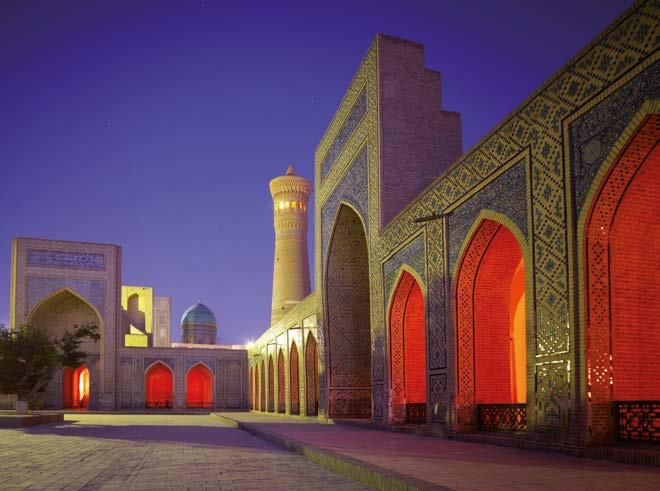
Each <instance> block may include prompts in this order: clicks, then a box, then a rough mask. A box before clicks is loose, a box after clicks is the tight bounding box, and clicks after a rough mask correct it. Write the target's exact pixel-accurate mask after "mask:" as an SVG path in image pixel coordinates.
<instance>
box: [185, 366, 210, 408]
mask: <svg viewBox="0 0 660 491" xmlns="http://www.w3.org/2000/svg"><path fill="white" fill-rule="evenodd" d="M186 405H187V407H188V408H203V409H212V408H213V370H211V369H210V368H209V367H208V366H207V365H206V364H205V363H203V362H199V363H197V364H196V365H194V366H193V367H191V368H190V370H188V373H187V374H186Z"/></svg>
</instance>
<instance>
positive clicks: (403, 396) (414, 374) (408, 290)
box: [390, 271, 426, 424]
mask: <svg viewBox="0 0 660 491" xmlns="http://www.w3.org/2000/svg"><path fill="white" fill-rule="evenodd" d="M390 384H391V385H390V388H391V392H390V394H391V398H392V399H391V405H392V422H393V423H402V422H404V421H405V422H408V423H418V424H424V423H426V322H425V313H424V295H423V294H422V289H421V288H420V286H419V283H418V282H417V280H416V279H415V278H414V277H413V276H412V275H411V274H410V273H408V272H405V271H404V273H403V274H402V275H401V278H400V280H399V283H398V285H397V288H396V290H395V293H394V296H393V298H392V303H391V307H390Z"/></svg>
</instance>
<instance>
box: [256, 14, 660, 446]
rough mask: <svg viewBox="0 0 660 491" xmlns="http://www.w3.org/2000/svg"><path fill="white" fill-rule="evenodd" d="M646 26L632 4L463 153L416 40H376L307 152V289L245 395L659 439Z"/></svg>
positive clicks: (548, 431)
mask: <svg viewBox="0 0 660 491" xmlns="http://www.w3.org/2000/svg"><path fill="white" fill-rule="evenodd" d="M659 19H660V8H659V7H658V4H657V2H653V1H641V2H637V3H635V5H634V6H632V7H631V8H630V9H628V10H627V11H626V12H624V13H623V14H622V15H621V16H620V18H619V19H617V20H616V21H615V22H614V23H613V24H612V25H611V26H609V27H608V28H607V29H606V30H605V31H604V32H603V34H601V35H600V36H599V37H598V38H596V39H595V40H594V41H593V42H591V43H590V44H589V45H588V46H587V47H586V48H585V49H584V50H582V51H581V52H580V53H579V54H577V55H576V56H575V57H574V58H573V59H572V60H570V61H569V62H568V63H567V64H566V65H565V66H564V67H563V68H561V69H560V70H559V71H558V72H557V73H556V74H554V75H553V76H552V77H551V78H550V79H549V80H548V81H547V82H545V83H544V84H543V85H542V86H541V88H540V89H538V90H537V91H536V92H535V93H533V94H532V95H531V96H530V97H528V98H527V99H526V100H524V101H523V102H522V103H521V105H520V106H518V107H517V108H516V109H515V110H514V111H513V112H512V113H511V114H509V115H508V116H507V117H506V118H505V119H504V120H503V121H502V122H501V123H499V124H498V125H497V126H496V127H495V128H494V129H493V130H492V131H491V132H490V133H488V134H487V135H486V136H485V137H484V138H482V140H481V141H480V142H478V143H477V144H476V145H475V146H474V147H472V148H471V149H469V150H467V151H463V149H462V143H461V130H460V115H459V114H457V113H453V112H449V111H446V110H444V109H443V108H442V106H441V103H440V102H441V101H440V93H441V87H440V75H439V73H437V72H435V71H433V70H430V69H429V68H427V67H426V66H425V64H424V49H423V46H421V45H419V44H416V43H412V42H409V41H405V40H401V39H397V38H393V37H389V36H385V35H378V36H376V38H375V39H374V41H373V43H372V44H371V46H370V47H369V49H368V51H367V53H366V54H365V56H364V59H363V61H362V63H361V64H360V66H359V67H358V68H357V71H356V73H355V75H354V77H353V79H352V80H351V81H350V84H349V86H348V89H347V90H346V93H345V94H344V97H343V99H342V101H341V103H340V105H339V107H338V108H337V111H336V113H335V115H334V116H333V118H332V119H331V121H330V123H329V125H328V127H327V129H326V131H325V133H324V135H323V137H322V138H321V141H320V143H319V144H318V147H317V149H316V153H315V175H314V200H315V201H314V210H315V216H314V227H315V234H314V237H315V243H314V251H315V253H314V259H313V260H314V261H315V268H314V269H315V278H314V282H313V283H314V285H315V291H314V292H312V293H311V294H310V295H308V296H306V297H304V298H299V299H298V300H299V303H297V304H295V303H294V302H292V303H291V304H290V306H289V308H288V309H287V310H286V311H285V312H284V313H283V315H282V316H281V317H279V318H277V319H274V322H273V324H272V325H271V327H270V328H269V329H268V330H266V331H265V332H264V333H263V334H262V335H261V336H260V337H259V338H258V339H257V340H256V341H255V342H254V343H253V344H252V345H250V346H249V349H248V359H249V375H248V377H249V379H250V393H249V405H250V408H251V409H252V410H254V411H258V412H272V413H285V414H289V415H295V416H296V417H298V416H300V417H312V418H321V419H326V418H328V419H332V420H339V419H363V420H365V421H369V422H371V423H372V424H374V425H376V426H380V427H389V428H399V427H402V426H406V427H410V428H412V429H414V431H423V432H425V433H427V434H428V433H431V434H438V435H451V436H453V437H455V438H466V439H472V440H476V441H490V442H492V441H498V442H500V443H503V444H507V445H514V446H520V447H523V446H530V447H533V446H545V447H552V448H561V449H565V450H567V451H571V452H583V451H585V449H598V448H600V449H602V448H605V447H603V445H605V446H607V445H612V444H615V443H617V442H621V441H625V442H626V443H627V444H631V445H633V447H634V445H636V444H640V445H642V447H643V445H644V444H648V443H649V442H655V443H657V442H658V441H660V435H659V434H658V428H659V427H660V422H659V420H658V418H657V413H658V407H659V406H660V365H658V363H657V359H658V356H659V355H660V331H659V330H658V329H657V327H658V323H659V321H658V319H659V318H660V290H659V287H658V285H660V283H659V282H658V281H657V272H658V271H660V219H659V218H658V213H657V211H658V210H659V209H660V188H659V187H658V186H657V183H658V182H660V147H659V146H658V138H659V137H660V99H659V97H660V60H659V51H658V41H657V40H658V39H659V37H658V36H659V35H660V32H659V26H660V22H659ZM484 87H485V89H484V94H482V95H483V96H484V97H487V95H488V93H487V91H488V90H496V88H495V87H492V86H488V85H485V86H484ZM276 206H277V204H276ZM290 300H292V301H293V300H295V299H290ZM642 447H639V448H642ZM634 448H638V447H634ZM589 451H592V450H589ZM597 451H601V450H593V452H597ZM602 451H603V452H605V450H602ZM628 451H631V452H633V450H630V449H628ZM633 453H634V452H633Z"/></svg>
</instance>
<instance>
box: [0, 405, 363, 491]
mask: <svg viewBox="0 0 660 491" xmlns="http://www.w3.org/2000/svg"><path fill="white" fill-rule="evenodd" d="M310 486H311V487H313V488H314V489H328V490H331V489H332V490H339V489H342V490H343V489H366V488H364V487H363V486H361V485H359V484H358V483H356V482H354V481H350V480H348V479H346V478H344V477H341V476H338V475H336V474H333V473H332V472H330V471H327V470H325V469H323V468H321V467H319V466H317V465H315V464H313V463H311V462H309V461H308V460H306V459H305V458H303V457H301V456H299V455H296V454H293V453H289V452H286V451H283V450H280V449H278V448H276V447H274V446H273V445H271V444H269V443H267V442H265V441H263V440H261V439H259V438H256V437H254V436H252V435H249V434H248V433H245V432H242V431H240V430H237V429H234V428H232V427H230V426H229V425H227V424H226V423H223V422H222V421H221V420H220V419H218V418H216V417H213V416H209V415H164V414H163V415H135V414H93V413H86V414H85V413H81V414H67V415H66V416H65V421H64V424H61V423H60V424H50V425H42V426H35V427H31V428H22V429H2V430H0V488H1V489H111V488H121V489H268V490H285V489H310Z"/></svg>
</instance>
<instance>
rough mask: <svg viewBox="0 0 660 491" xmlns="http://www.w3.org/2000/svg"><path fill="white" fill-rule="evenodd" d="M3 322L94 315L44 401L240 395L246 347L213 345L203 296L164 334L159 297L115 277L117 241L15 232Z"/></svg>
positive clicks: (64, 323) (225, 403)
mask: <svg viewBox="0 0 660 491" xmlns="http://www.w3.org/2000/svg"><path fill="white" fill-rule="evenodd" d="M11 282H12V283H11V285H12V289H11V321H10V322H11V326H10V327H15V326H20V325H22V324H28V323H33V324H41V325H43V326H45V327H46V328H47V329H48V330H49V331H50V332H51V333H52V334H53V335H55V336H60V335H61V334H62V333H63V332H64V330H65V329H71V328H72V327H73V326H74V325H82V324H95V325H97V326H98V328H99V333H100V335H101V339H100V341H99V342H98V343H94V342H91V341H89V340H87V341H84V342H83V344H82V349H83V350H84V351H85V352H86V353H87V357H86V359H85V361H84V364H83V365H81V366H80V367H77V368H64V369H62V370H59V371H58V372H57V373H56V374H55V376H54V378H53V379H52V380H51V382H50V383H49V384H48V386H47V388H46V390H45V392H44V393H43V394H41V399H42V401H41V404H42V405H43V407H45V408H47V409H88V410H98V409H101V410H115V409H116V410H120V409H133V410H135V409H149V410H154V411H159V410H169V409H178V410H181V409H190V410H200V409H207V410H211V409H241V408H247V404H248V387H249V383H248V380H247V377H248V373H247V371H248V364H247V356H246V354H247V352H246V350H245V349H244V347H243V346H223V345H219V344H216V339H217V332H216V331H217V326H216V322H215V316H214V315H213V313H212V312H211V311H210V310H209V309H208V308H207V307H206V306H205V305H203V304H201V303H197V304H195V305H193V306H191V307H190V308H189V309H188V310H187V311H186V312H185V313H184V316H183V318H182V320H181V328H182V340H183V343H172V342H171V341H170V338H171V336H170V311H169V298H168V297H155V296H153V291H152V289H151V288H148V287H136V286H122V285H121V248H120V247H119V246H115V245H110V244H93V243H87V242H70V241H56V240H46V239H31V238H18V239H15V240H14V242H13V251H12V278H11Z"/></svg>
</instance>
